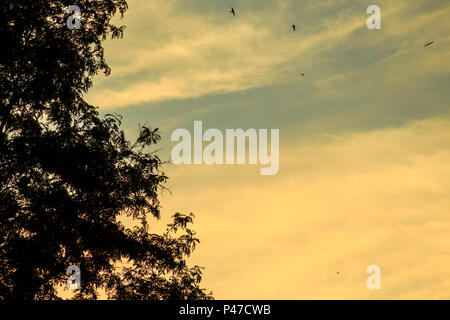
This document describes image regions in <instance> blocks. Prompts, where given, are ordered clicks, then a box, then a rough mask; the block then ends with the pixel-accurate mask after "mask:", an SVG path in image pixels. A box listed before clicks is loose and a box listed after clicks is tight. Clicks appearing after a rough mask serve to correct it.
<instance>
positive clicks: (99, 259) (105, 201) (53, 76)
mask: <svg viewBox="0 0 450 320" xmlns="http://www.w3.org/2000/svg"><path fill="white" fill-rule="evenodd" d="M2 3H4V4H2V6H1V7H0V12H1V14H0V15H1V16H0V35H1V37H0V39H1V40H2V44H1V46H0V101H1V102H0V103H1V108H0V298H3V299H58V298H59V294H58V289H57V288H58V286H59V285H61V284H65V281H66V279H67V275H66V269H67V267H68V266H70V265H77V266H79V267H80V269H81V289H80V290H78V292H77V294H76V296H75V298H76V299H95V298H98V297H99V294H100V293H101V292H105V294H107V296H108V297H109V298H111V299H211V298H212V297H211V294H206V293H205V291H204V290H203V289H201V288H200V281H201V275H202V273H201V268H200V267H198V266H195V267H192V268H190V267H188V266H187V264H186V258H187V257H188V256H189V255H190V254H191V252H192V251H193V250H194V249H195V245H196V243H198V239H197V238H196V236H195V232H193V231H192V230H190V229H189V227H188V226H189V224H190V223H192V218H193V215H192V214H190V215H183V214H179V213H176V214H175V215H174V217H173V218H174V222H173V223H172V224H170V225H168V228H167V231H166V232H165V233H163V234H161V235H158V234H151V233H150V232H149V226H148V222H147V218H149V217H152V216H153V217H159V215H160V210H159V201H158V193H159V191H160V190H161V188H163V184H164V182H165V181H166V180H167V177H166V176H165V174H164V172H162V171H161V170H160V166H161V165H162V162H161V160H160V159H159V158H158V156H157V155H156V154H155V151H154V150H153V147H154V145H155V144H156V143H157V142H158V140H159V139H160V136H159V133H158V129H151V128H149V127H146V126H144V127H140V128H139V135H138V138H137V140H136V141H134V142H130V141H128V140H127V139H126V138H125V135H124V132H123V131H122V130H121V129H120V124H121V117H120V116H118V115H107V116H105V117H100V116H99V113H98V112H97V111H96V108H95V107H94V106H91V105H89V104H88V103H87V102H86V101H85V100H84V98H83V95H84V94H85V93H86V92H87V90H88V89H89V88H90V87H91V85H92V77H93V76H94V75H96V74H97V73H99V72H104V73H105V74H106V75H108V74H109V72H110V69H109V67H108V65H107V64H106V62H105V59H104V55H103V47H102V41H103V40H105V39H106V38H107V37H109V36H112V38H120V37H122V35H123V30H124V27H117V26H115V25H113V24H112V23H111V18H112V16H113V15H114V14H115V13H116V12H117V11H118V12H120V14H121V15H122V16H123V14H124V12H125V11H126V9H127V3H126V1H125V0H96V1H89V0H78V1H77V5H78V6H79V7H80V9H81V12H82V20H81V29H73V30H71V29H69V28H68V26H67V25H66V22H67V19H68V14H67V12H66V8H67V7H69V6H70V5H72V4H73V3H71V1H70V2H69V1H55V0H34V1H30V0H14V1H13V0H10V1H3V2H2ZM123 216H127V217H129V218H132V219H133V220H134V221H135V224H136V225H135V226H134V227H129V226H126V225H124V224H123V223H122V222H120V218H121V217H123ZM177 232H178V233H177ZM119 266H120V267H119Z"/></svg>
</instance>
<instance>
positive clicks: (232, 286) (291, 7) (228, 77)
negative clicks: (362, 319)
mask: <svg viewBox="0 0 450 320" xmlns="http://www.w3.org/2000/svg"><path fill="white" fill-rule="evenodd" d="M128 4H129V10H128V11H127V12H126V14H125V17H124V19H123V20H122V21H121V20H120V19H118V18H117V19H116V20H115V21H116V22H117V23H118V24H123V25H126V30H125V34H124V38H123V39H121V40H112V41H106V43H105V55H106V59H107V62H108V64H109V65H110V67H111V68H112V72H111V75H110V76H109V77H104V76H103V75H99V76H97V77H96V78H95V79H94V86H93V88H92V89H90V91H89V93H88V94H87V95H86V99H87V101H88V102H89V103H91V104H93V105H95V106H98V107H99V110H100V112H101V113H102V114H106V113H113V112H115V113H119V114H121V115H122V116H123V117H124V119H123V128H124V130H125V132H126V134H127V136H128V137H129V138H130V139H132V138H134V137H136V134H137V129H138V126H139V125H144V124H146V125H150V126H152V127H158V128H160V131H161V134H162V140H161V142H160V144H159V146H158V148H159V149H160V151H159V153H158V154H159V156H160V157H161V159H162V160H166V161H168V160H170V153H171V149H172V147H173V146H174V145H175V144H176V143H175V142H173V141H171V139H170V137H171V133H172V132H173V131H174V130H175V129H178V128H186V129H188V130H189V131H191V132H192V131H193V123H194V121H195V120H200V121H203V128H204V130H206V129H207V128H217V129H219V130H221V131H222V132H225V130H226V129H237V128H243V129H248V128H255V129H257V130H258V129H273V128H276V129H279V132H280V141H279V148H280V149H279V152H280V166H279V171H278V173H277V174H276V175H270V176H262V175H260V174H259V169H260V165H249V164H247V165H218V164H213V165H206V164H203V165H184V164H181V165H175V164H166V165H164V167H163V169H164V171H165V173H166V174H167V175H168V176H169V178H170V179H169V182H168V184H167V187H169V188H170V190H171V193H168V192H165V193H162V194H161V196H160V199H161V201H162V205H163V209H162V216H163V217H162V219H161V221H153V224H154V229H155V230H157V229H158V228H159V227H160V225H161V224H164V223H165V222H167V219H168V218H170V216H171V215H172V214H173V213H174V212H184V213H189V212H194V213H195V214H196V219H195V222H194V227H193V228H194V229H195V230H196V231H197V234H198V236H199V238H200V240H201V244H200V246H199V247H198V249H197V250H196V251H195V252H194V254H193V256H192V257H191V258H190V263H191V264H198V265H200V266H203V267H205V270H204V279H203V286H204V287H205V288H206V289H208V291H209V290H212V291H213V293H214V297H215V298H216V299H449V298H450V269H449V268H448V266H450V212H449V208H450V161H449V160H450V103H449V101H450V99H449V98H450V90H449V88H450V72H449V71H450V41H449V40H450V35H449V33H448V31H449V30H450V20H449V19H448V16H449V15H450V3H449V2H448V1H446V0H415V1H406V0H395V1H394V0H376V1H375V2H367V1H360V0H339V1H337V0H336V1H333V0H330V1H324V0H315V1H293V0H292V1H290V0H271V1H269V0H246V1H237V0H226V1H211V0H152V1H146V0H129V1H128ZM373 4H376V5H378V6H379V7H380V8H381V29H380V30H376V29H375V30H369V29H368V28H367V26H366V20H367V18H368V17H369V14H367V13H366V9H367V7H368V6H369V5H373ZM231 7H233V8H234V9H235V11H236V16H233V15H232V14H231V13H230V12H229V11H230V9H231ZM292 24H295V25H296V31H295V32H294V31H293V30H292V29H291V25H292ZM430 41H434V43H433V44H432V45H430V46H428V47H424V45H425V44H426V43H428V42H430ZM301 73H303V74H304V76H301V75H300V74H301ZM370 265H377V266H379V267H380V270H381V289H378V290H377V289H375V290H369V289H368V288H367V286H366V280H367V278H368V277H369V274H367V273H366V269H367V267H368V266H370Z"/></svg>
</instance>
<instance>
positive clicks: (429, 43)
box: [424, 41, 434, 47]
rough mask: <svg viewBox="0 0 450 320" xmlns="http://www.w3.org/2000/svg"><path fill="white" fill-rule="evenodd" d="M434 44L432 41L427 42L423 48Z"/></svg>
mask: <svg viewBox="0 0 450 320" xmlns="http://www.w3.org/2000/svg"><path fill="white" fill-rule="evenodd" d="M433 43H434V41H431V42H428V43H427V44H426V45H424V47H428V46H429V45H432V44H433Z"/></svg>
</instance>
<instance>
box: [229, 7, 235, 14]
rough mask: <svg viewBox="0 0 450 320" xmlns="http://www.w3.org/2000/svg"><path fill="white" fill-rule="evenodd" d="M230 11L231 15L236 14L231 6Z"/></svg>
mask: <svg viewBox="0 0 450 320" xmlns="http://www.w3.org/2000/svg"><path fill="white" fill-rule="evenodd" d="M230 13H232V14H233V16H235V15H236V13H235V12H234V8H233V7H232V8H231V11H230Z"/></svg>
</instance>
